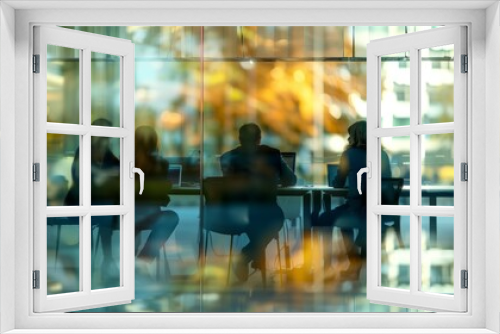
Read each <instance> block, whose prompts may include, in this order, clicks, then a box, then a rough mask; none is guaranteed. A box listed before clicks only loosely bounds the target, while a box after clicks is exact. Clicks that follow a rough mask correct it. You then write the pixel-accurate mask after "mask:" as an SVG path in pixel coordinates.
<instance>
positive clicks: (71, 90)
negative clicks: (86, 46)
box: [47, 45, 80, 124]
mask: <svg viewBox="0 0 500 334" xmlns="http://www.w3.org/2000/svg"><path fill="white" fill-rule="evenodd" d="M47 122H56V123H71V124H79V123H80V50H76V49H70V48H65V47H62V46H55V45H47Z"/></svg>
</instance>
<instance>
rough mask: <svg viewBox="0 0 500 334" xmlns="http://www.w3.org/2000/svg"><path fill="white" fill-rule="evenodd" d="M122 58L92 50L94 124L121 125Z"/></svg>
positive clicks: (92, 114)
mask: <svg viewBox="0 0 500 334" xmlns="http://www.w3.org/2000/svg"><path fill="white" fill-rule="evenodd" d="M120 59H121V58H120V57H118V56H113V55H109V54H104V53H98V52H92V65H91V70H92V72H91V80H92V84H91V87H92V103H91V104H92V113H91V118H92V124H94V125H101V126H120V74H121V71H120V69H121V65H120ZM96 121H97V123H102V124H97V123H96Z"/></svg>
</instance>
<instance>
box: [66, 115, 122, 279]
mask: <svg viewBox="0 0 500 334" xmlns="http://www.w3.org/2000/svg"><path fill="white" fill-rule="evenodd" d="M92 125H93V126H108V127H110V126H112V124H111V122H110V121H109V120H107V119H104V118H100V119H97V120H95V121H94V122H93V123H92ZM90 146H91V147H90V150H91V153H90V161H91V164H90V169H91V179H90V182H91V187H90V191H91V205H120V159H119V158H118V157H116V155H115V154H114V153H113V152H112V151H111V145H110V138H108V137H98V136H92V137H91V142H90ZM71 176H72V178H73V184H72V186H71V188H70V190H69V192H68V195H67V196H66V199H65V202H66V205H80V199H79V198H80V148H78V149H77V150H76V152H75V157H74V159H73V164H72V166H71ZM119 223H120V221H119V216H93V217H92V226H93V227H98V228H99V235H100V239H101V244H102V251H103V263H102V265H101V274H102V277H103V278H104V279H106V278H109V277H110V276H111V275H115V276H116V275H119V269H118V267H117V265H116V263H115V262H114V260H113V257H112V252H111V246H112V243H111V237H112V233H113V230H115V229H118V227H119Z"/></svg>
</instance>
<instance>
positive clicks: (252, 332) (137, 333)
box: [5, 328, 495, 334]
mask: <svg viewBox="0 0 500 334" xmlns="http://www.w3.org/2000/svg"><path fill="white" fill-rule="evenodd" d="M237 333H241V334H381V333H384V334H406V333H408V334H486V333H495V332H493V331H490V330H487V329H481V328H465V329H240V330H238V329H149V330H147V329H143V330H140V329H129V330H124V329H102V330H100V329H72V330H68V329H15V330H11V331H8V332H6V333H5V334H237Z"/></svg>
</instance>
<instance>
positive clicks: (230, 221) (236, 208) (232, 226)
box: [203, 177, 283, 288]
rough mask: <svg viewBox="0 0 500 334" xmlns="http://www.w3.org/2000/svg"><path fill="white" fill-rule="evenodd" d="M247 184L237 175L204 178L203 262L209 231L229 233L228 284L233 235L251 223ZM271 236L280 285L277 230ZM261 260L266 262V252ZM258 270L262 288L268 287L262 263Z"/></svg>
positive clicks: (279, 256)
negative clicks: (277, 262)
mask: <svg viewBox="0 0 500 334" xmlns="http://www.w3.org/2000/svg"><path fill="white" fill-rule="evenodd" d="M248 184H249V183H248V181H247V180H245V179H244V178H237V177H209V178H206V179H205V180H204V181H203V195H204V197H205V214H204V218H203V228H204V229H205V252H204V262H205V263H206V259H207V252H208V242H209V234H210V233H211V232H215V233H219V234H224V235H229V236H230V240H229V262H228V266H227V276H226V285H229V282H230V277H231V266H232V258H233V241H234V237H235V236H240V235H241V234H243V233H245V231H246V229H247V228H248V225H249V224H250V221H249V212H248V209H249V206H248V200H247V199H245V197H246V196H245V195H246V194H247V192H248ZM274 239H275V240H276V245H277V251H278V261H279V267H280V271H279V272H280V275H279V276H280V283H281V284H283V280H282V267H281V249H280V240H279V233H277V235H276V236H275V237H274ZM263 260H264V264H265V263H266V262H265V252H264V259H263ZM260 270H261V275H262V282H263V286H264V288H265V287H266V286H267V270H266V266H265V265H264V268H260Z"/></svg>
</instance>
